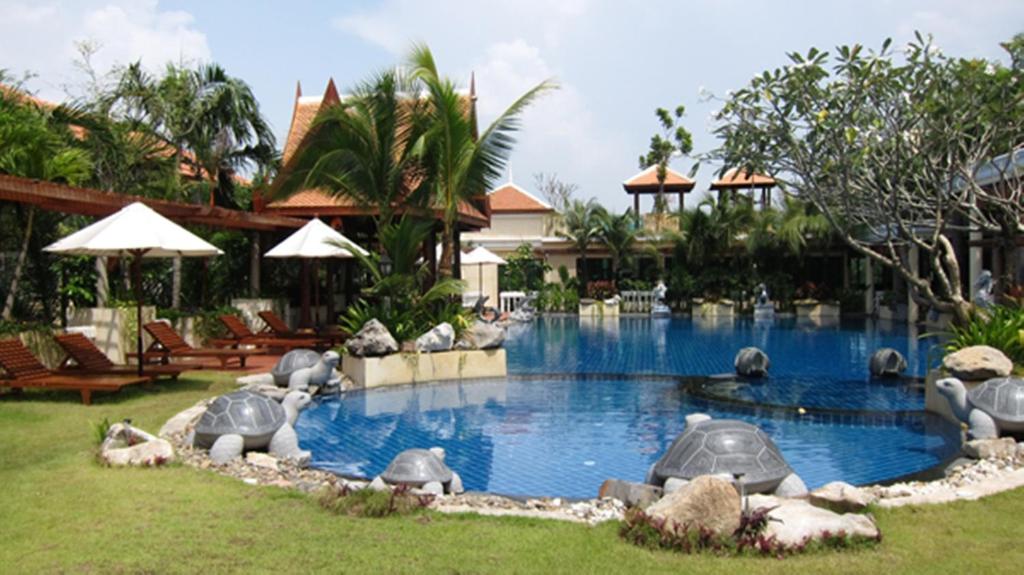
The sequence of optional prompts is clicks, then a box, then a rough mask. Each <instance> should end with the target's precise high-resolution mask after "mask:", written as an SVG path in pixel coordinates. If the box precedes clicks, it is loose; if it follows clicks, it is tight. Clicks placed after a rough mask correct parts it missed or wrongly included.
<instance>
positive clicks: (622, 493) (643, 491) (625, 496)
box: [597, 479, 666, 508]
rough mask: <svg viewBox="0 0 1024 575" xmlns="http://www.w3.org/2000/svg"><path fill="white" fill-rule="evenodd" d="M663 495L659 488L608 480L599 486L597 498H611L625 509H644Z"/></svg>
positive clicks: (663, 492) (644, 484)
mask: <svg viewBox="0 0 1024 575" xmlns="http://www.w3.org/2000/svg"><path fill="white" fill-rule="evenodd" d="M665 493H666V492H665V491H663V490H662V489H661V488H659V487H655V486H653V485H648V484H646V483H634V482H632V481H622V480H620V479H609V480H607V481H605V482H604V483H602V484H601V489H600V490H599V491H598V492H597V497H598V498H599V499H604V498H605V497H613V498H615V499H618V500H619V501H621V502H623V503H624V504H626V506H627V507H640V508H646V507H649V506H650V505H651V504H653V503H655V502H657V501H658V500H659V499H661V498H662V496H663V495H664V494H665Z"/></svg>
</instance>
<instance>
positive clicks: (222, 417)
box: [194, 390, 288, 449]
mask: <svg viewBox="0 0 1024 575" xmlns="http://www.w3.org/2000/svg"><path fill="white" fill-rule="evenodd" d="M287 420H288V418H287V416H286V415H285V412H284V408H283V407H281V404H280V403H278V402H276V401H274V400H273V399H270V398H269V397H267V396H265V395H262V394H259V393H255V392H252V391H248V390H242V391H236V392H234V393H229V394H227V395H222V396H220V397H218V398H217V399H215V400H213V403H211V404H210V407H208V408H206V413H204V414H203V416H202V417H200V418H199V422H198V423H197V424H196V430H195V442H194V443H195V445H197V446H199V447H210V446H211V445H213V442H214V441H217V438H218V437H220V436H221V435H227V434H238V435H241V436H242V437H243V438H244V439H245V448H246V449H259V448H262V447H266V446H267V445H268V444H269V443H270V438H271V437H273V435H274V433H276V432H277V430H278V429H280V428H281V426H282V425H284V423H285V422H286V421H287Z"/></svg>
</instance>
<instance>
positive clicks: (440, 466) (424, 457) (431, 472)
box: [380, 449, 452, 487]
mask: <svg viewBox="0 0 1024 575" xmlns="http://www.w3.org/2000/svg"><path fill="white" fill-rule="evenodd" d="M380 476H381V478H382V479H383V480H384V481H387V482H388V483H395V484H396V483H404V484H407V485H413V486H417V487H419V486H422V485H423V484H425V483H428V482H431V481H439V482H441V483H442V484H446V483H448V482H449V481H451V480H452V470H451V469H450V468H449V467H448V466H447V465H445V464H444V462H443V461H441V458H439V457H438V456H436V455H434V454H433V453H431V452H430V451H428V450H426V449H406V450H405V451H403V452H401V453H399V454H398V455H396V456H395V458H394V459H392V460H391V463H390V464H389V465H388V468H387V469H385V470H384V473H381V474H380Z"/></svg>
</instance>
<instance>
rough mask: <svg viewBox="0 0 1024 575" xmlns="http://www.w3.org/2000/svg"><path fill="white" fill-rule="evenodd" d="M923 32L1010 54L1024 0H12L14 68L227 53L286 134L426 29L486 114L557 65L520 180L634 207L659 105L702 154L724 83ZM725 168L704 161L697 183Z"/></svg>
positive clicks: (1023, 22) (53, 84) (523, 145)
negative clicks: (630, 183) (316, 99)
mask: <svg viewBox="0 0 1024 575" xmlns="http://www.w3.org/2000/svg"><path fill="white" fill-rule="evenodd" d="M915 30H920V31H922V32H924V33H930V34H932V35H933V36H934V38H935V42H936V44H937V45H938V46H939V47H941V49H942V50H943V51H944V52H945V53H947V54H950V55H956V56H971V57H984V58H990V59H1002V60H1004V61H1005V58H1004V57H1003V53H1002V50H1001V49H1000V48H999V46H998V43H999V42H1000V41H1003V40H1006V39H1008V38H1010V37H1011V36H1013V35H1014V34H1015V33H1018V32H1024V2H1021V0H973V1H971V2H966V1H963V0H930V1H917V0H860V1H856V2H839V1H835V2H828V1H822V0H818V1H798V0H794V1H788V2H784V1H777V2H768V1H753V0H751V1H744V0H717V1H712V0H689V1H682V0H676V1H657V0H648V1H643V2H617V1H611V0H609V1H606V2H599V1H589V0H565V1H559V0H517V1H511V2H496V1H494V2H492V1H486V0H477V1H471V0H433V1H430V2H425V1H423V0H382V1H377V2H369V1H358V0H357V1H351V2H324V1H322V2H313V1H306V0H291V1H289V2H228V1H216V0H196V1H189V0H136V1H128V0H95V1H94V0H78V1H72V0H0V69H6V70H7V71H8V72H9V73H15V74H18V75H20V74H22V73H25V72H30V73H32V74H34V77H33V78H32V79H31V80H30V81H29V82H28V84H27V85H28V87H29V88H30V89H31V90H33V91H35V92H36V93H37V94H38V95H39V96H41V97H44V98H48V99H52V100H57V101H61V100H64V99H66V98H67V94H68V93H69V92H70V93H72V94H75V93H79V92H80V86H81V85H82V83H83V81H84V77H83V75H82V73H81V71H80V70H79V69H78V68H76V66H75V65H74V60H75V55H76V44H77V43H79V42H82V41H88V42H90V43H91V44H93V45H94V46H96V47H98V51H97V52H96V54H95V56H94V58H93V64H94V66H95V68H96V69H97V70H99V71H101V72H102V71H105V70H108V69H110V68H111V67H112V66H115V65H117V64H124V63H129V62H133V61H136V60H141V61H142V63H143V64H144V65H145V66H147V67H148V68H150V69H152V70H159V69H160V68H162V67H163V65H164V64H165V63H166V62H167V61H175V62H199V61H206V62H216V63H219V64H220V65H221V66H223V67H224V68H225V69H226V70H227V71H228V73H230V74H232V75H234V76H236V77H239V78H241V79H243V80H245V81H246V82H248V83H249V85H250V86H252V89H253V91H254V92H255V94H256V97H257V98H258V99H259V101H260V104H261V107H262V110H263V112H264V114H265V115H266V116H267V118H268V119H269V121H270V123H271V125H272V126H273V128H274V131H275V133H276V135H277V136H278V139H279V142H278V143H279V145H280V146H283V144H284V137H285V134H286V132H287V130H288V124H289V121H290V119H291V112H292V105H293V101H294V97H295V86H296V82H301V84H302V90H303V93H304V94H305V95H315V94H320V93H322V92H323V89H324V87H325V86H326V84H327V81H328V79H329V78H334V80H335V82H336V83H337V84H338V86H339V88H340V89H341V90H342V91H345V88H346V87H347V86H352V85H354V84H355V83H357V82H359V81H360V80H362V79H363V78H366V77H367V76H368V75H370V74H371V73H372V72H374V71H376V70H380V69H383V68H386V67H389V66H394V65H396V64H399V63H401V62H403V61H404V59H405V57H406V55H407V53H408V51H409V48H410V46H411V45H412V44H413V43H414V42H423V43H426V44H427V45H429V46H430V47H431V49H432V50H433V51H434V55H435V58H436V60H437V62H438V66H439V68H440V69H441V71H442V72H443V73H445V74H447V75H448V76H450V77H452V78H453V79H455V80H457V81H458V82H460V83H461V84H462V85H463V86H468V83H469V78H470V74H471V73H475V75H476V86H477V93H478V96H479V99H478V112H479V115H480V119H481V121H482V122H484V123H486V122H488V121H490V120H491V119H493V118H494V117H495V116H496V115H497V114H498V113H500V112H501V111H502V110H503V109H504V108H505V107H506V106H508V105H509V104H510V103H511V102H513V101H514V100H515V98H516V97H517V96H519V95H520V94H522V93H523V92H524V91H526V90H527V89H529V88H530V87H532V86H533V85H535V84H537V83H538V82H540V81H542V80H545V79H548V78H553V79H555V80H556V81H557V82H558V83H559V85H560V89H559V90H558V91H556V92H553V93H550V94H548V95H547V96H545V97H544V98H543V99H542V100H540V101H539V102H538V103H537V104H536V105H535V106H534V107H533V108H531V109H530V110H529V111H528V112H527V113H526V114H525V116H524V118H523V130H522V132H521V133H520V134H519V135H518V140H519V143H518V145H517V146H516V149H515V151H514V153H513V156H512V159H511V163H510V174H509V176H510V177H511V179H512V180H513V181H514V182H515V183H516V184H519V185H521V186H523V187H525V188H527V189H528V190H535V187H534V185H533V181H534V177H533V175H534V174H536V173H539V172H544V173H547V174H557V176H558V177H559V178H560V179H562V180H563V181H566V182H570V183H574V184H576V185H577V186H578V187H579V190H578V192H577V195H578V196H579V197H581V198H589V197H595V198H597V199H598V200H599V201H601V202H602V203H604V204H605V205H607V206H610V207H613V208H616V209H625V208H626V207H627V206H628V205H629V197H628V196H627V195H626V193H625V192H624V191H623V189H622V181H623V180H625V179H627V178H629V177H631V176H632V175H634V174H635V173H636V172H638V171H639V166H638V163H637V162H638V157H639V156H640V155H641V154H642V153H644V152H645V151H646V149H647V146H648V142H649V141H650V137H651V135H652V134H654V133H656V132H657V131H658V124H657V121H656V118H655V115H654V110H655V109H656V108H658V107H665V108H669V109H672V108H674V107H676V106H677V105H679V104H683V105H685V106H686V110H687V113H686V116H685V118H684V120H683V123H684V125H685V127H686V128H687V129H688V130H690V131H691V132H692V133H693V135H694V147H695V152H697V153H700V152H706V151H708V150H711V149H713V148H714V147H715V145H716V140H715V137H714V136H713V134H712V128H713V124H712V122H711V120H710V118H711V115H712V113H713V112H714V110H716V109H717V108H718V107H719V106H720V105H721V103H720V101H717V100H716V99H715V98H710V99H709V98H708V97H707V96H708V95H709V94H710V95H714V96H715V97H717V98H723V97H725V96H726V95H727V94H728V92H729V90H734V89H738V88H741V87H742V86H743V85H744V84H746V83H747V82H748V81H749V80H750V78H751V77H752V76H754V75H756V74H759V73H760V72H762V71H764V70H766V69H771V68H775V67H778V66H781V65H784V64H786V62H787V58H786V54H787V53H789V52H792V51H800V52H806V51H807V49H809V48H810V47H812V46H813V47H818V48H822V49H832V48H834V47H835V46H838V45H842V44H853V43H860V44H863V45H865V46H867V47H869V48H871V47H874V48H877V47H879V46H880V45H881V43H882V41H883V40H884V39H886V38H890V37H891V38H892V39H893V40H894V42H896V43H897V44H903V43H906V42H907V41H909V40H911V39H912V38H913V34H914V31H915ZM693 163H694V162H693V160H692V159H690V158H679V159H677V160H676V161H675V162H674V163H673V165H672V167H673V168H675V169H677V170H679V171H681V172H683V173H686V172H688V171H689V169H690V168H691V166H692V165H693ZM714 175H715V174H714V168H713V167H710V166H703V167H702V169H701V171H700V172H699V173H698V175H697V181H698V184H697V190H705V189H707V186H708V184H709V183H710V182H711V180H712V179H714ZM648 201H649V200H648ZM645 207H646V206H645Z"/></svg>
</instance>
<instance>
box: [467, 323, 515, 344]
mask: <svg viewBox="0 0 1024 575" xmlns="http://www.w3.org/2000/svg"><path fill="white" fill-rule="evenodd" d="M462 337H463V339H461V340H459V343H462V342H465V343H466V344H467V345H468V348H467V349H493V348H496V347H501V345H502V344H503V343H505V330H504V329H502V328H500V327H498V326H496V325H494V324H493V323H487V322H483V321H477V322H475V323H474V324H473V325H471V326H470V327H469V329H467V330H466V332H465V333H464V334H463V336H462Z"/></svg>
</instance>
